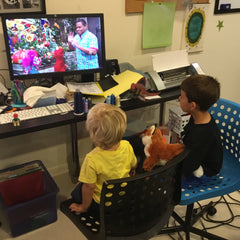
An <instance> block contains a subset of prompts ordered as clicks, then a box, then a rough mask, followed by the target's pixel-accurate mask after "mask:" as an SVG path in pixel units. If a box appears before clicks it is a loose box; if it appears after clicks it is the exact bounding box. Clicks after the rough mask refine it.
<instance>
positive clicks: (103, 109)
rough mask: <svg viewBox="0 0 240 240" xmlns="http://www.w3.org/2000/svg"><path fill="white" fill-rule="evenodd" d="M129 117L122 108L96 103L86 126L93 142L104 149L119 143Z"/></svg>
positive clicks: (88, 116)
mask: <svg viewBox="0 0 240 240" xmlns="http://www.w3.org/2000/svg"><path fill="white" fill-rule="evenodd" d="M126 127H127V117H126V114H125V112H124V111H123V110H121V109H120V108H118V107H116V106H114V105H110V104H106V103H98V104H96V105H94V106H93V107H92V108H91V109H90V111H89V113H88V115H87V121H86V128H87V130H88V131H89V134H90V138H91V139H92V141H93V143H94V144H95V145H96V146H98V147H101V148H103V149H108V148H110V147H112V146H114V145H116V144H117V143H119V142H120V141H121V139H122V137H123V135H124V133H125V131H126Z"/></svg>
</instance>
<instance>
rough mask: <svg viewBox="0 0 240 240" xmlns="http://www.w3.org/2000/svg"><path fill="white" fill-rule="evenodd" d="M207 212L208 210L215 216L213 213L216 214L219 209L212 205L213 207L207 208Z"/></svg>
mask: <svg viewBox="0 0 240 240" xmlns="http://www.w3.org/2000/svg"><path fill="white" fill-rule="evenodd" d="M207 212H208V214H209V215H210V216H213V215H215V214H216V212H217V209H216V208H215V207H213V206H211V207H210V208H209V209H208V210H207Z"/></svg>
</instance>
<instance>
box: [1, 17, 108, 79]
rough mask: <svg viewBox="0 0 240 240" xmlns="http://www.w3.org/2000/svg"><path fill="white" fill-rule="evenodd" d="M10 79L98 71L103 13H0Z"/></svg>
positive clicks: (101, 58)
mask: <svg viewBox="0 0 240 240" xmlns="http://www.w3.org/2000/svg"><path fill="white" fill-rule="evenodd" d="M2 24H3V32H4V38H5V44H6V51H7V58H8V63H9V72H10V78H11V80H14V79H34V78H42V77H63V76H64V75H70V74H72V75H75V74H91V73H96V72H101V71H102V70H103V68H104V64H105V42H104V22H103V14H65V15H36V14H35V15H33V14H26V13H25V14H24V15H19V14H18V15H16V14H15V15H14V14H8V15H7V16H5V15H4V16H2Z"/></svg>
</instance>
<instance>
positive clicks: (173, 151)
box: [142, 126, 184, 171]
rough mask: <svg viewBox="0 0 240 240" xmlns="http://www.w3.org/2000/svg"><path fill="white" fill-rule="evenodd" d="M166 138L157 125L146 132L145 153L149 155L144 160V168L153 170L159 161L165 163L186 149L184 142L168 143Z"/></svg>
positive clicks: (144, 140)
mask: <svg viewBox="0 0 240 240" xmlns="http://www.w3.org/2000/svg"><path fill="white" fill-rule="evenodd" d="M164 140H165V139H164V138H163V136H162V133H161V130H160V129H158V128H156V127H155V126H152V127H150V128H149V129H148V130H147V131H146V132H145V134H144V136H143V138H142V142H143V144H144V145H145V147H144V153H145V155H146V157H147V158H146V159H145V160H144V162H143V168H144V170H146V171H151V170H152V169H153V167H154V166H155V165H156V164H157V163H159V164H160V165H165V164H166V163H167V161H169V160H171V159H172V158H173V157H175V156H176V155H178V154H179V153H181V152H182V151H183V150H184V145H183V144H180V143H174V144H168V143H166V142H165V141H164Z"/></svg>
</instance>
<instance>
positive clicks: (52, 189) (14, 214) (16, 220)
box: [0, 160, 59, 237]
mask: <svg viewBox="0 0 240 240" xmlns="http://www.w3.org/2000/svg"><path fill="white" fill-rule="evenodd" d="M33 163H37V164H38V165H39V166H40V167H41V169H42V171H43V174H42V181H43V188H44V192H43V194H42V195H41V196H38V197H36V198H34V199H31V200H28V201H26V202H21V203H19V204H14V205H11V206H7V205H6V204H5V203H4V200H3V198H2V195H1V194H0V203H1V205H2V209H3V211H4V213H5V216H6V218H7V220H8V223H9V228H10V231H11V235H12V236H13V237H16V236H19V235H21V234H24V233H27V232H29V231H32V230H34V229H37V228H40V227H43V226H45V225H48V224H50V223H53V222H55V221H56V220H57V206H56V195H57V193H58V192H59V188H58V186H57V185H56V183H55V182H54V180H53V179H52V177H51V176H50V174H49V173H48V171H47V169H46V168H45V167H44V165H43V163H42V162H41V161H40V160H35V161H31V162H28V163H25V164H22V165H18V166H14V167H11V168H7V169H4V170H0V174H1V173H5V172H8V171H12V170H16V169H19V168H22V167H24V166H27V165H28V164H33ZM29 184H34V183H31V182H30V183H29ZM0 214H1V213H0Z"/></svg>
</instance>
